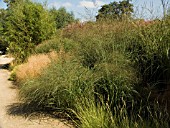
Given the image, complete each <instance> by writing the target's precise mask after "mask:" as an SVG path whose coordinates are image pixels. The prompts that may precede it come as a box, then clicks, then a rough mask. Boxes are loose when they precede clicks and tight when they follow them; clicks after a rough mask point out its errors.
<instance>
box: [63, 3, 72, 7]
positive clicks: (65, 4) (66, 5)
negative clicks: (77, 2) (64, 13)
mask: <svg viewBox="0 0 170 128" xmlns="http://www.w3.org/2000/svg"><path fill="white" fill-rule="evenodd" d="M62 6H64V7H71V6H72V4H71V3H70V2H66V3H63V4H62Z"/></svg>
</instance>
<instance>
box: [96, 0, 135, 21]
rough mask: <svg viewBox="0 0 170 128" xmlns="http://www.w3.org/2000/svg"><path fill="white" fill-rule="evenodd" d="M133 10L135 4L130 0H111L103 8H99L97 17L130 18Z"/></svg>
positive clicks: (100, 18)
mask: <svg viewBox="0 0 170 128" xmlns="http://www.w3.org/2000/svg"><path fill="white" fill-rule="evenodd" d="M132 12H133V5H132V4H131V3H130V2H129V0H123V1H120V2H111V3H110V4H105V5H103V6H102V8H101V9H99V11H98V15H97V16H96V19H97V20H102V19H112V20H120V19H124V18H130V17H131V14H132Z"/></svg>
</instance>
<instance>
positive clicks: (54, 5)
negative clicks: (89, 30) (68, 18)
mask: <svg viewBox="0 0 170 128" xmlns="http://www.w3.org/2000/svg"><path fill="white" fill-rule="evenodd" d="M71 6H72V4H71V3H70V2H65V3H60V2H53V3H50V4H49V7H55V8H60V7H66V8H68V7H71Z"/></svg>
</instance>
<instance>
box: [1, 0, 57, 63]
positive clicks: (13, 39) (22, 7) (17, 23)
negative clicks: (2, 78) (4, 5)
mask: <svg viewBox="0 0 170 128" xmlns="http://www.w3.org/2000/svg"><path fill="white" fill-rule="evenodd" d="M9 4H10V6H9V7H8V9H7V17H6V19H5V25H4V36H5V40H6V41H8V43H9V50H8V52H10V53H12V54H13V55H14V56H15V58H17V59H18V61H19V62H22V61H24V60H25V59H26V57H27V56H29V54H30V53H31V52H32V51H33V49H34V47H35V46H36V45H38V44H39V43H41V42H42V41H43V40H46V39H49V38H50V37H51V36H52V35H53V34H54V32H55V22H54V20H53V18H51V17H50V15H49V11H48V10H46V9H45V8H44V7H43V6H42V5H41V4H39V3H33V2H31V1H30V0H16V1H15V2H13V3H12V4H11V3H9Z"/></svg>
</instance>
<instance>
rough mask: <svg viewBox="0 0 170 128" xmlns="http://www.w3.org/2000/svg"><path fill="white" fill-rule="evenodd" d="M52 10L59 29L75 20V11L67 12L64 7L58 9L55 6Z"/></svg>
mask: <svg viewBox="0 0 170 128" xmlns="http://www.w3.org/2000/svg"><path fill="white" fill-rule="evenodd" d="M50 12H51V14H52V16H53V17H54V19H55V23H56V28H57V29H59V28H63V27H65V26H67V25H68V24H70V23H72V22H75V18H74V15H73V13H72V12H71V13H69V12H67V11H66V9H65V8H64V7H62V8H59V9H58V10H56V9H55V8H52V9H51V10H50Z"/></svg>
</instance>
